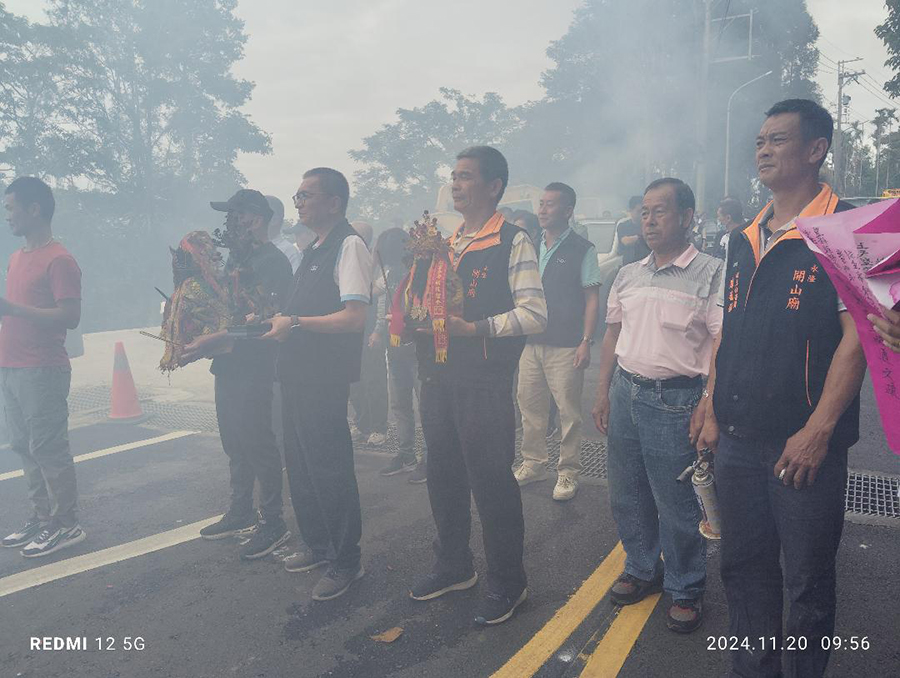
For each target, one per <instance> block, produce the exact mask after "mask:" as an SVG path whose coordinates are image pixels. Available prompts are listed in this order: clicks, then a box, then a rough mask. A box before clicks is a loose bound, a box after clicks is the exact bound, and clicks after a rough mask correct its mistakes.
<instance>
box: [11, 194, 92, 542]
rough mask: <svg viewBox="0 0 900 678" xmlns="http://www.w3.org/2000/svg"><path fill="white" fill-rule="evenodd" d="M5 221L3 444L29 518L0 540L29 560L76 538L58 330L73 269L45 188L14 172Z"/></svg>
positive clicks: (76, 315)
mask: <svg viewBox="0 0 900 678" xmlns="http://www.w3.org/2000/svg"><path fill="white" fill-rule="evenodd" d="M4 203H5V208H6V219H7V221H8V222H9V225H10V229H11V230H12V233H13V235H15V236H20V237H24V238H25V247H23V248H22V249H20V250H18V251H17V252H15V253H14V254H13V255H12V257H10V260H9V269H8V270H7V275H6V296H5V297H0V316H2V323H0V387H2V390H3V399H4V403H5V406H6V420H7V425H8V427H9V434H10V446H11V447H12V449H13V451H14V452H16V453H17V454H18V455H19V456H21V457H22V464H23V468H24V472H25V480H26V481H27V483H28V496H29V498H30V499H31V504H32V516H31V518H30V519H29V520H28V521H27V522H26V523H25V525H24V526H23V527H22V528H21V529H19V530H17V531H15V532H13V533H12V534H10V535H8V536H7V537H5V538H4V539H3V540H2V541H0V544H2V546H5V547H8V548H14V547H24V548H23V549H22V551H21V553H22V555H23V556H25V557H26V558H36V557H38V556H45V555H48V554H50V553H54V552H56V551H58V550H60V549H63V548H67V547H69V546H73V545H75V544H77V543H79V542H81V541H84V537H85V534H84V530H82V529H81V526H80V525H79V524H78V520H77V518H76V516H75V504H76V502H77V498H78V490H77V486H76V482H75V464H74V462H73V460H72V453H71V451H70V449H69V430H68V429H69V409H68V402H67V399H68V397H69V385H70V383H71V380H72V369H71V367H70V366H69V357H68V356H67V355H66V349H65V341H66V330H67V329H68V330H70V329H75V328H76V327H77V326H78V322H79V320H80V319H81V269H79V268H78V264H77V263H75V259H73V258H72V255H71V254H69V252H68V250H66V248H65V247H63V246H62V245H61V244H60V243H58V242H57V241H55V240H54V239H53V233H52V231H51V228H50V221H51V219H52V218H53V211H54V209H55V206H56V204H55V202H54V200H53V193H52V191H51V190H50V187H49V186H47V184H45V183H44V182H43V181H41V180H40V179H36V178H34V177H19V178H18V179H16V180H15V181H13V182H12V183H11V184H10V185H9V186H8V187H7V189H6V195H5V196H4Z"/></svg>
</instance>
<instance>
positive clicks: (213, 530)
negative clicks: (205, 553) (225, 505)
mask: <svg viewBox="0 0 900 678" xmlns="http://www.w3.org/2000/svg"><path fill="white" fill-rule="evenodd" d="M255 525H256V520H255V519H254V516H252V515H250V516H244V517H241V516H232V515H231V514H229V513H226V514H225V515H224V516H222V519H221V520H220V521H219V522H217V523H213V524H212V525H207V526H206V527H204V528H203V529H202V530H200V536H201V537H202V538H203V539H225V538H226V537H232V536H234V535H236V534H239V533H241V532H246V531H248V530H250V529H251V528H253V527H254V526H255Z"/></svg>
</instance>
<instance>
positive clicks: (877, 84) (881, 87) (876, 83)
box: [865, 73, 893, 99]
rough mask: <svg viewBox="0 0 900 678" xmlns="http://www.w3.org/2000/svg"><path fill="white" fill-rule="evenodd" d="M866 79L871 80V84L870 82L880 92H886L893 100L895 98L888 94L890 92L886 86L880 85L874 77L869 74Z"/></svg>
mask: <svg viewBox="0 0 900 678" xmlns="http://www.w3.org/2000/svg"><path fill="white" fill-rule="evenodd" d="M865 78H866V79H867V80H869V82H870V83H871V84H872V85H874V86H875V87H877V88H878V91H879V92H884V93H885V94H887V96H888V98H890V99H893V97H892V96H891V94H890V92H888V91H887V90H886V89H885V88H884V85H882V84H881V83H879V82H878V81H877V80H875V78H873V77H872V76H871V75H869V74H868V73H867V74H866V75H865Z"/></svg>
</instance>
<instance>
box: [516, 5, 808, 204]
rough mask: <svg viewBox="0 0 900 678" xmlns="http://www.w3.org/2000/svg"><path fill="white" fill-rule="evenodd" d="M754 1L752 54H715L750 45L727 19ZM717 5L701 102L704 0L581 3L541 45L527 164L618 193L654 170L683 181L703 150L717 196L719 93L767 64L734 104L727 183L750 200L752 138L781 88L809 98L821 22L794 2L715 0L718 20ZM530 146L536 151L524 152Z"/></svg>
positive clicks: (722, 96)
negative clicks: (546, 61) (703, 111)
mask: <svg viewBox="0 0 900 678" xmlns="http://www.w3.org/2000/svg"><path fill="white" fill-rule="evenodd" d="M776 5H777V6H776ZM751 10H753V11H754V18H753V25H754V34H753V46H752V52H753V55H754V56H753V59H752V60H750V61H747V60H746V59H745V60H735V59H733V60H729V61H722V62H719V60H720V59H724V58H729V57H734V56H736V55H739V54H743V55H746V54H747V53H748V48H749V44H748V40H749V23H748V21H747V20H746V19H739V18H736V17H737V15H741V14H747V13H749V12H750V11H751ZM726 11H727V12H728V14H727V18H728V21H714V23H713V29H712V44H711V50H710V51H711V53H710V57H711V61H712V63H711V65H710V68H709V88H708V97H707V101H706V102H703V101H701V99H700V96H699V93H700V91H701V89H702V88H701V86H700V77H701V65H702V55H703V44H702V36H703V24H704V3H703V2H702V0H690V1H685V0H586V2H585V3H584V4H583V5H582V6H581V7H580V8H579V9H578V10H576V12H575V15H574V18H573V21H572V24H571V25H570V27H569V30H568V31H567V32H566V34H565V35H564V36H562V37H561V38H560V39H559V40H557V41H555V42H553V43H552V44H551V46H550V48H549V49H548V51H547V54H548V56H549V57H550V58H551V59H552V60H553V62H554V65H553V67H552V68H550V69H549V70H548V71H547V72H545V73H544V75H543V77H542V80H541V82H542V84H543V86H544V88H545V89H546V92H547V96H546V98H545V99H544V100H542V101H540V102H537V103H535V104H534V105H532V106H531V107H530V110H529V112H528V114H527V116H526V118H527V124H526V125H525V127H524V129H523V130H522V133H521V135H520V136H519V138H518V141H519V144H518V145H519V147H520V149H519V150H520V151H521V152H522V153H523V157H522V158H521V161H522V162H528V158H527V157H524V156H530V157H531V158H533V160H532V162H531V167H529V172H530V173H531V174H537V173H539V172H543V173H547V172H548V170H549V171H552V172H553V173H554V175H555V176H557V177H559V178H562V179H564V180H565V179H569V180H572V181H575V182H576V183H580V184H581V185H582V187H583V188H587V189H588V190H593V191H597V192H599V193H601V194H603V193H605V194H609V195H611V196H616V197H617V198H618V200H621V199H622V198H624V197H625V196H627V195H628V194H629V193H633V192H635V191H637V190H639V189H640V188H641V187H642V186H644V185H646V183H647V182H648V181H649V180H650V179H652V178H654V177H656V176H660V175H662V174H673V175H676V176H680V177H682V178H684V179H685V180H688V181H689V182H691V181H692V180H693V178H694V169H695V167H696V164H697V161H698V159H699V158H700V157H701V156H702V157H704V159H705V161H706V164H707V167H708V171H707V176H708V183H707V193H708V195H709V197H710V199H711V201H712V202H715V201H717V200H718V198H720V197H721V196H722V194H723V193H724V186H723V182H722V167H723V164H724V153H725V149H724V136H725V135H724V132H725V108H726V103H727V101H728V98H729V96H730V95H731V93H732V92H733V91H734V90H735V89H736V88H737V87H738V86H739V85H741V84H743V83H744V82H746V81H748V80H750V79H752V78H754V77H755V76H757V75H760V74H762V73H764V72H766V71H767V70H770V69H771V70H774V72H775V76H774V77H770V78H769V79H768V81H766V80H763V81H761V82H760V83H758V84H756V85H754V86H753V87H752V88H750V89H749V90H746V91H744V92H742V93H741V94H740V95H738V97H737V98H736V99H735V102H734V107H733V111H732V142H733V149H732V153H733V154H732V167H733V176H734V177H735V179H734V185H741V186H745V187H746V190H744V191H738V192H737V193H738V194H739V195H741V197H744V198H746V197H748V196H749V194H750V179H751V177H752V176H753V175H754V174H755V172H754V171H753V170H754V168H753V159H752V142H751V139H752V135H755V133H756V131H757V130H758V129H759V125H760V123H761V121H762V113H763V111H765V110H766V109H767V108H768V107H769V106H770V105H771V104H772V103H774V102H775V101H777V100H779V99H782V98H786V97H788V96H803V97H816V96H817V95H818V92H817V89H816V86H815V84H814V82H813V76H814V74H815V70H816V66H817V62H818V55H817V53H816V51H815V49H814V44H815V41H816V39H817V37H818V30H817V29H816V27H815V24H814V22H813V21H812V18H811V17H810V15H809V13H808V12H807V11H806V7H805V3H804V2H803V0H784V1H783V2H779V3H767V2H761V1H760V0H733V1H732V2H729V3H715V4H714V6H713V19H714V20H715V19H724V18H726V15H725V12H726ZM703 105H706V106H708V112H709V118H708V120H709V122H708V128H707V136H706V138H703V139H701V138H699V135H698V133H699V130H698V126H697V124H696V122H697V120H698V118H699V113H700V107H701V106H703ZM534 148H538V149H539V152H538V153H536V154H535V153H531V151H532V150H533V149H534ZM551 148H553V149H555V150H553V151H552V152H551ZM525 149H527V150H525ZM585 184H587V186H585Z"/></svg>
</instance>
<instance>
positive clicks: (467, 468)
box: [421, 377, 526, 596]
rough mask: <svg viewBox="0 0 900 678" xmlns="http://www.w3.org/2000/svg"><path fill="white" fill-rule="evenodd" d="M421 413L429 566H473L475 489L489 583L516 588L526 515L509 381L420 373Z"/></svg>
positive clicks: (497, 589) (521, 574)
mask: <svg viewBox="0 0 900 678" xmlns="http://www.w3.org/2000/svg"><path fill="white" fill-rule="evenodd" d="M421 414H422V430H423V433H424V435H425V442H426V444H427V446H428V462H427V464H428V469H427V470H428V497H429V499H430V500H431V512H432V514H433V515H434V522H435V525H436V526H437V534H438V538H437V541H436V543H435V551H436V553H437V565H436V569H437V570H438V571H439V572H447V573H453V574H460V575H463V574H467V573H468V572H470V571H471V570H472V551H471V549H470V548H469V537H470V534H471V527H472V514H471V496H472V495H474V497H475V505H476V506H477V507H478V513H479V515H480V516H481V525H482V532H483V538H484V551H485V555H486V558H487V569H488V571H487V586H488V590H489V591H490V592H492V593H500V594H504V595H509V596H518V595H519V593H521V591H522V589H523V588H525V585H526V578H525V568H524V566H523V564H522V557H523V549H524V541H525V521H524V518H523V516H522V495H521V494H520V492H519V485H518V483H517V482H516V479H515V476H513V472H512V463H513V459H514V457H515V445H516V438H515V435H516V433H515V411H514V408H513V398H512V385H511V384H509V383H506V384H504V385H502V386H501V387H499V388H485V387H471V386H463V385H459V384H453V383H447V382H446V381H445V380H443V379H439V378H435V377H426V378H425V379H424V380H423V381H422V401H421Z"/></svg>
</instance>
